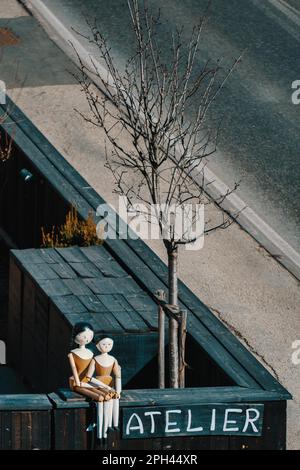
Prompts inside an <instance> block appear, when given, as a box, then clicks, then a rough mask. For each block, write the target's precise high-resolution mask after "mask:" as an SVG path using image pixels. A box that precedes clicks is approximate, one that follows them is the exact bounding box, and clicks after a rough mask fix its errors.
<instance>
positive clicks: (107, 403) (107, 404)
mask: <svg viewBox="0 0 300 470" xmlns="http://www.w3.org/2000/svg"><path fill="white" fill-rule="evenodd" d="M110 414H111V400H109V401H105V402H104V420H103V421H104V426H103V437H104V439H106V438H107V430H108V428H109V421H110V419H109V416H110Z"/></svg>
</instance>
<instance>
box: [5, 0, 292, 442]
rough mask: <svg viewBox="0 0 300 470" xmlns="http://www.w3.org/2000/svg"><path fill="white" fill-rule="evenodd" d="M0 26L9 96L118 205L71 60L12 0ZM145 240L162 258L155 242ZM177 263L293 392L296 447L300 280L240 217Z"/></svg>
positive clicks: (186, 278) (197, 291)
mask: <svg viewBox="0 0 300 470" xmlns="http://www.w3.org/2000/svg"><path fill="white" fill-rule="evenodd" d="M1 27H7V28H9V29H10V30H11V31H12V33H13V34H14V35H15V36H16V37H17V38H18V39H19V41H17V43H16V44H14V45H7V46H4V47H3V54H2V60H1V63H0V78H1V79H2V80H5V81H6V83H7V87H8V93H9V95H10V96H11V98H12V99H13V100H15V101H16V102H17V105H18V106H19V107H20V108H21V109H22V110H23V112H25V114H27V116H28V117H29V118H30V119H31V120H32V121H33V123H34V124H35V125H36V126H37V127H38V128H39V129H40V130H41V131H42V132H43V133H44V134H45V135H46V136H47V138H48V139H49V140H50V142H51V143H52V144H53V145H55V146H56V147H57V149H58V150H59V151H60V152H61V153H62V154H63V155H64V157H65V158H66V159H67V160H68V161H69V162H70V163H71V164H72V165H73V166H74V168H75V169H76V170H77V171H79V172H80V173H81V174H82V176H83V177H84V178H85V179H86V180H87V181H88V183H89V184H90V185H91V186H93V187H94V188H95V189H96V190H97V191H98V192H99V193H100V194H101V195H102V196H103V197H104V198H105V199H106V200H107V201H108V202H110V203H112V204H114V205H115V207H116V208H117V206H116V195H114V194H113V193H112V187H113V182H112V177H111V174H110V173H109V171H108V170H107V169H106V168H105V166H104V163H105V158H104V155H105V152H104V138H103V135H102V134H101V132H99V131H98V130H95V129H94V128H92V127H91V126H90V125H88V124H87V123H86V122H83V121H82V119H81V118H80V116H78V114H77V113H76V112H75V111H74V108H77V109H80V110H81V111H87V105H86V101H85V97H84V96H83V95H82V93H81V91H80V87H79V86H78V84H77V83H76V82H75V80H74V79H73V77H72V75H71V73H70V72H72V71H74V65H73V63H72V62H71V61H70V60H69V59H68V58H67V57H66V56H65V55H64V54H63V52H61V50H60V49H58V48H57V46H56V45H55V44H54V43H53V42H52V41H51V40H50V39H49V37H48V36H47V35H46V33H45V32H44V30H43V28H42V27H41V26H40V25H39V24H38V23H37V21H36V20H35V19H34V18H33V17H31V16H29V15H28V13H27V12H26V11H25V10H24V9H23V8H22V7H21V6H20V5H19V4H18V3H17V1H16V0H2V1H1V3H0V28H1ZM16 71H17V73H16ZM16 76H17V78H16ZM149 245H150V246H151V247H152V248H153V250H154V251H155V252H156V253H157V254H158V255H159V256H161V258H162V259H164V260H165V253H164V249H163V247H162V244H161V243H160V242H149ZM179 262H180V267H179V275H180V277H181V279H182V280H183V281H184V282H185V283H186V284H187V285H188V286H189V287H190V288H191V289H192V290H193V291H194V292H195V294H196V295H198V296H199V297H200V298H201V300H202V301H203V302H205V303H206V304H207V305H208V306H209V307H210V308H211V309H212V311H213V312H214V313H215V315H217V316H218V317H219V318H220V319H221V320H222V321H224V322H225V324H226V325H227V326H228V327H229V328H230V329H232V330H233V331H234V333H235V334H236V335H237V336H238V337H239V338H240V340H241V341H243V342H244V344H245V345H246V347H248V348H249V350H250V351H251V352H252V353H253V354H254V355H255V356H256V357H257V358H258V359H259V360H260V361H261V362H262V363H263V364H264V366H265V367H267V368H268V369H269V370H270V371H271V373H273V375H274V376H276V377H277V378H278V379H279V380H280V382H281V383H282V384H283V385H284V386H285V387H286V388H287V389H288V390H289V392H290V393H292V395H293V396H294V400H293V401H292V402H289V403H288V430H287V437H288V448H289V449H300V365H294V364H293V362H292V353H293V349H292V344H293V342H294V341H296V340H300V315H299V311H300V296H299V281H297V280H296V279H295V277H293V276H292V275H291V274H290V273H289V272H288V271H287V270H286V269H284V268H283V267H282V266H281V265H280V264H278V262H277V261H276V260H275V259H274V258H273V257H271V256H270V255H269V254H268V253H267V252H266V251H265V250H264V249H263V248H262V247H261V246H259V245H258V244H257V242H255V240H254V239H253V238H251V237H250V236H249V235H248V234H247V233H246V232H245V231H243V230H242V229H241V228H240V226H239V225H237V224H233V225H232V226H231V227H230V228H229V229H227V230H225V231H219V232H215V233H213V234H211V235H210V236H209V237H207V238H206V239H205V243H204V247H203V249H202V250H200V251H199V252H192V251H182V252H181V253H180V261H179Z"/></svg>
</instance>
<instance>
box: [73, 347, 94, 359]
mask: <svg viewBox="0 0 300 470" xmlns="http://www.w3.org/2000/svg"><path fill="white" fill-rule="evenodd" d="M71 353H72V354H76V356H78V357H80V358H81V359H92V358H93V356H94V354H93V353H92V351H90V350H89V349H87V348H75V349H72V351H71Z"/></svg>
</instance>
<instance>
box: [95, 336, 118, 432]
mask: <svg viewBox="0 0 300 470" xmlns="http://www.w3.org/2000/svg"><path fill="white" fill-rule="evenodd" d="M113 344H114V342H113V340H112V339H111V338H103V339H101V341H99V342H98V343H97V344H96V346H97V349H98V350H99V351H100V353H101V354H99V355H98V356H95V357H94V359H93V360H92V361H91V363H90V366H89V369H88V373H87V375H88V377H92V376H93V375H94V373H96V379H95V378H92V379H91V381H90V383H91V384H95V385H97V384H99V385H100V384H105V385H106V386H108V387H111V385H113V386H114V389H115V394H114V396H113V399H112V403H111V404H112V408H111V413H110V414H109V416H108V417H105V416H104V437H106V435H107V429H108V427H110V426H111V425H113V426H115V427H117V426H118V424H119V398H120V393H121V389H122V383H121V367H120V366H119V364H118V361H117V360H116V359H115V358H114V357H113V356H111V355H110V354H108V353H109V352H110V351H111V350H112V348H113ZM113 376H114V377H113Z"/></svg>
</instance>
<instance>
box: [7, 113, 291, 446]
mask: <svg viewBox="0 0 300 470" xmlns="http://www.w3.org/2000/svg"><path fill="white" fill-rule="evenodd" d="M10 118H11V120H12V123H13V126H12V125H11V124H9V123H7V122H6V123H4V124H2V131H4V130H5V131H6V132H8V133H9V134H11V135H12V134H13V135H14V140H15V144H14V145H15V152H16V158H13V159H12V161H11V162H8V165H7V175H8V178H9V188H10V189H9V191H10V192H11V193H10V197H11V200H14V201H15V204H14V214H13V216H12V214H11V213H10V211H9V203H8V202H7V200H4V201H2V204H1V207H0V216H1V219H0V220H1V222H0V226H1V229H2V231H4V232H5V233H6V235H7V236H8V237H10V238H11V239H13V240H14V242H15V244H16V246H17V247H18V248H23V249H22V250H20V249H16V250H13V251H12V253H11V264H10V282H9V293H10V295H9V315H8V323H9V329H8V348H7V354H8V360H9V362H10V363H11V364H12V365H13V366H14V367H15V368H16V369H17V370H18V371H19V372H20V374H21V375H22V376H23V377H24V379H25V380H26V381H27V383H28V384H29V385H30V386H31V387H33V389H34V390H35V391H36V392H41V393H42V392H47V393H49V394H50V395H49V398H50V400H51V404H52V413H53V414H54V421H53V423H54V428H53V427H52V428H51V433H52V435H53V433H54V434H55V436H56V437H55V439H54V441H55V442H56V443H57V444H55V445H57V446H58V447H57V448H63V447H64V446H69V445H70V446H71V447H72V448H87V447H88V446H91V445H92V444H91V442H90V438H89V437H88V436H83V435H82V433H83V429H84V425H85V424H86V423H87V422H89V421H90V419H93V418H91V417H90V416H91V415H90V414H91V409H92V408H90V406H87V403H86V402H85V401H83V400H82V399H80V400H79V399H78V396H74V395H72V394H71V395H70V393H69V392H67V391H66V390H65V386H66V380H67V376H68V370H67V361H65V359H64V358H65V357H66V353H67V351H68V348H69V340H70V335H71V332H72V327H73V325H74V323H75V322H76V321H78V320H88V321H91V322H92V323H93V325H94V327H95V329H96V331H97V333H98V334H99V335H107V334H109V335H110V336H112V337H113V338H114V339H115V348H114V353H115V355H116V357H117V358H118V359H119V361H120V363H121V365H122V366H123V376H124V380H123V384H124V388H125V391H124V393H123V394H122V401H121V428H120V430H119V431H114V432H112V433H110V437H109V439H108V440H107V441H106V442H105V443H101V444H100V447H101V448H114V449H115V448H118V449H129V448H131V449H135V448H145V449H198V448H199V449H200V448H202V449H208V448H209V449H217V448H225V449H231V448H235V449H243V448H249V449H250V448H252V449H254V448H255V449H283V448H285V439H286V400H288V399H290V398H291V396H290V394H289V393H288V392H287V391H286V390H285V388H284V387H283V386H282V385H281V384H280V383H279V382H278V381H277V380H276V379H275V378H274V377H273V376H272V375H271V374H270V373H269V372H268V371H267V370H266V369H265V368H264V367H263V365H262V364H261V363H260V362H259V361H258V360H257V359H256V358H255V357H254V356H253V355H252V354H251V353H250V352H249V351H248V350H247V348H246V347H245V346H243V345H242V344H241V342H240V341H239V340H238V338H236V337H235V336H234V335H233V334H232V332H230V331H229V330H228V329H227V328H226V326H225V325H224V324H223V323H222V322H221V321H220V320H219V319H218V318H216V316H215V315H214V314H213V313H212V312H211V311H210V310H209V309H208V308H207V307H206V306H205V305H204V304H203V303H202V302H201V300H200V299H198V298H197V297H196V296H195V295H194V294H193V293H192V292H191V291H190V290H189V289H188V288H187V286H185V285H184V284H183V283H181V282H180V283H179V300H180V305H181V307H182V308H184V309H186V310H187V311H188V325H187V326H188V337H187V362H188V364H189V366H190V367H189V369H188V372H187V381H186V382H187V388H186V389H184V390H170V389H165V390H158V389H157V388H156V386H157V369H156V354H157V317H156V315H157V310H156V306H155V302H154V292H155V291H156V290H157V289H164V290H166V286H167V268H166V266H165V264H164V263H163V262H162V261H161V260H160V259H159V258H158V257H157V256H156V255H155V254H154V253H153V252H152V251H151V249H150V248H149V247H148V246H147V245H145V243H144V242H143V241H142V240H140V239H139V240H130V239H127V240H122V239H113V240H112V239H107V240H105V243H104V245H103V246H98V247H89V248H78V247H74V248H70V249H55V250H54V249H50V250H43V249H39V248H38V247H39V242H40V227H41V225H44V226H46V227H47V226H49V225H50V226H51V225H53V224H59V223H61V222H62V221H63V218H64V216H65V214H66V211H67V210H68V209H69V208H70V207H71V205H74V204H75V205H76V207H77V209H78V212H79V214H80V216H81V217H82V218H86V217H87V216H88V214H89V212H90V211H91V210H92V211H94V212H95V211H96V208H97V207H98V205H99V204H101V203H103V202H105V201H103V199H102V198H101V196H100V195H99V194H97V193H96V192H95V191H94V190H93V189H92V188H91V187H90V186H89V185H88V184H87V182H86V181H85V180H84V179H83V178H82V177H81V176H80V175H79V174H78V173H77V172H76V171H75V170H74V169H73V168H72V167H71V166H70V165H69V164H68V163H67V162H66V161H65V160H64V158H63V157H62V156H61V155H60V154H59V153H58V152H57V150H56V149H55V148H53V146H52V145H51V144H50V143H49V142H48V141H47V140H46V139H45V137H44V136H43V135H42V134H41V133H40V132H39V131H38V130H37V129H36V128H35V127H34V126H33V125H32V123H31V122H30V121H29V120H28V119H27V118H26V116H24V115H23V114H22V113H21V111H20V110H18V108H17V107H13V108H12V111H11V114H10ZM23 166H25V167H26V168H27V169H29V171H30V172H31V173H32V175H33V177H34V178H33V180H32V181H33V185H32V186H31V188H30V187H26V188H25V187H24V185H23V183H22V181H20V178H19V171H20V169H21V168H22V167H23ZM25 191H27V192H26V198H27V199H26V204H25V202H24V201H25V199H24V198H25ZM24 204H25V206H24ZM25 207H26V216H25V215H24V209H25ZM117 221H118V224H117V228H116V230H117V233H119V232H120V231H124V230H126V227H124V224H123V222H122V221H120V220H118V218H117ZM125 356H126V358H127V359H126V361H125V363H124V361H122V358H123V357H125ZM53 394H54V395H53ZM64 410H65V411H64ZM64 413H65V417H66V419H65V421H63V422H64V423H65V426H67V427H66V431H65V432H66V433H68V434H70V440H69V441H68V440H67V441H65V442H63V441H62V440H61V437H60V436H61V434H60V431H59V430H58V429H55V422H57V423H58V422H59V419H61V417H62V414H64ZM74 413H76V415H75V414H74ZM86 413H88V415H87V414H86ZM172 413H173V414H172ZM251 413H252V414H251ZM78 416H79V418H78ZM149 416H150V418H149ZM151 416H152V417H153V420H154V416H157V421H156V420H155V421H154V424H153V421H152V418H151ZM171 417H172V419H171ZM175 417H177V419H175ZM251 419H252V422H253V423H252V424H253V426H252V425H251V424H249V423H250V421H251ZM134 420H135V424H134V425H132V422H134ZM166 420H167V421H166ZM253 420H254V421H253ZM174 422H175V423H176V424H174ZM83 423H84V424H83ZM170 423H173V424H172V425H171V424H170ZM224 423H225V424H224ZM60 426H61V424H60V425H59V428H60ZM135 428H136V429H135ZM153 429H154V430H153ZM174 429H175V430H176V431H174ZM178 429H179V431H178ZM195 429H196V430H195ZM142 431H143V432H142ZM152 431H153V432H152ZM73 441H74V442H73ZM67 442H69V444H68V443H67ZM71 442H72V443H71ZM64 448H65V447H64Z"/></svg>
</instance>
